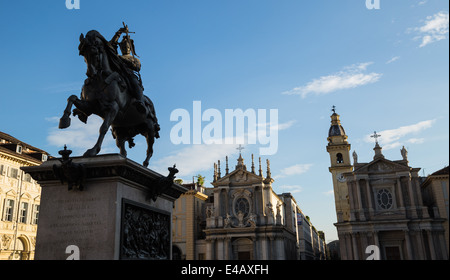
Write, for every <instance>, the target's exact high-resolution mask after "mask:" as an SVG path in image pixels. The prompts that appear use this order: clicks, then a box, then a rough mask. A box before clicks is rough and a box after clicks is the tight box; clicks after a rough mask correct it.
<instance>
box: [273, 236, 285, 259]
mask: <svg viewBox="0 0 450 280" xmlns="http://www.w3.org/2000/svg"><path fill="white" fill-rule="evenodd" d="M275 244H276V255H275V259H277V260H284V259H285V255H284V253H285V252H284V237H283V236H277V237H276V239H275Z"/></svg>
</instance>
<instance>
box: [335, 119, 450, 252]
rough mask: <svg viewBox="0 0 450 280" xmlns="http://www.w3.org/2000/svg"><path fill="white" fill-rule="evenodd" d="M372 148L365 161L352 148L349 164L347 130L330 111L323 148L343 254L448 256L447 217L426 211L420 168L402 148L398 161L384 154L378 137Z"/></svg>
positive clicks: (375, 135)
mask: <svg viewBox="0 0 450 280" xmlns="http://www.w3.org/2000/svg"><path fill="white" fill-rule="evenodd" d="M378 136H379V135H377V134H376V133H375V134H374V137H375V139H376V138H377V137H378ZM373 150H374V157H373V160H372V161H371V162H368V163H360V162H358V155H357V154H356V152H353V153H352V157H353V165H352V164H351V162H350V144H349V143H348V141H347V135H346V134H345V131H344V129H343V127H342V125H341V123H340V119H339V115H338V114H336V113H335V112H334V113H333V115H332V116H331V127H330V130H329V133H328V146H327V151H328V153H329V154H330V160H331V166H330V168H329V170H330V172H331V173H332V177H333V185H334V193H335V202H336V215H337V223H335V226H336V228H337V231H338V237H339V243H340V255H341V259H343V260H361V259H367V258H376V259H386V260H395V259H405V260H420V259H430V260H431V259H433V260H434V259H448V251H447V246H446V240H445V230H444V226H443V225H444V223H445V219H443V218H440V217H439V216H438V215H432V216H430V213H429V209H428V207H427V206H426V205H425V204H424V198H423V195H422V188H421V178H420V176H419V170H420V168H413V167H410V166H409V164H408V157H407V151H406V149H405V148H404V147H403V149H402V150H401V156H402V158H401V159H400V160H389V159H386V158H385V157H384V155H383V153H382V147H381V146H380V145H379V144H378V141H376V144H375V147H374V149H373ZM447 234H448V233H447Z"/></svg>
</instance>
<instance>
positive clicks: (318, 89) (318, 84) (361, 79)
mask: <svg viewBox="0 0 450 280" xmlns="http://www.w3.org/2000/svg"><path fill="white" fill-rule="evenodd" d="M371 64H372V62H366V63H359V64H353V65H351V66H347V67H344V69H343V70H342V71H340V72H338V73H335V74H331V75H328V76H322V77H320V78H318V79H314V80H313V81H311V82H309V83H307V84H306V85H304V86H300V87H296V88H294V89H292V90H289V91H285V92H283V93H282V94H287V95H300V96H301V97H302V98H305V97H306V96H307V95H309V94H316V95H320V94H327V93H330V92H333V91H337V90H343V89H350V88H355V87H359V86H363V85H367V84H371V83H375V82H377V81H378V80H379V79H380V77H381V76H382V74H379V73H369V74H366V73H363V72H364V71H366V70H367V67H368V66H369V65H371Z"/></svg>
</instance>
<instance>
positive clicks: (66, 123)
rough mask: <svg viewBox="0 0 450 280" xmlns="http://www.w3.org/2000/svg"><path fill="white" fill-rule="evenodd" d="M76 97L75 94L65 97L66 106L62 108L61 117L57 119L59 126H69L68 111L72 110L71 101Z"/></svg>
mask: <svg viewBox="0 0 450 280" xmlns="http://www.w3.org/2000/svg"><path fill="white" fill-rule="evenodd" d="M77 99H78V97H77V96H76V95H71V96H70V97H69V98H68V99H67V106H66V109H65V110H64V114H63V115H62V117H61V119H59V128H60V129H63V128H68V127H69V126H70V113H71V111H72V105H73V103H74V102H75V101H76V100H77Z"/></svg>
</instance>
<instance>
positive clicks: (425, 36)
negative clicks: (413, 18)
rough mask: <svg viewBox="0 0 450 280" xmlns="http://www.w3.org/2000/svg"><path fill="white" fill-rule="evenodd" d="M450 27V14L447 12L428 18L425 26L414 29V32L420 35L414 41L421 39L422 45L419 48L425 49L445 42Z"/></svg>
mask: <svg viewBox="0 0 450 280" xmlns="http://www.w3.org/2000/svg"><path fill="white" fill-rule="evenodd" d="M448 26H449V14H448V12H446V11H441V12H439V13H436V14H434V15H432V16H428V17H427V19H426V20H425V23H424V25H422V26H421V27H416V28H413V29H412V30H413V31H415V32H417V33H418V34H419V35H418V36H416V37H415V38H414V39H416V40H418V39H421V41H422V43H421V44H420V46H419V47H421V48H423V47H425V46H426V45H428V44H431V43H433V42H437V41H440V40H444V39H445V38H447V34H448Z"/></svg>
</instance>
